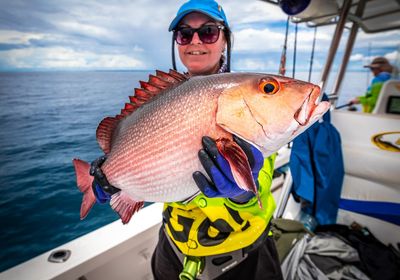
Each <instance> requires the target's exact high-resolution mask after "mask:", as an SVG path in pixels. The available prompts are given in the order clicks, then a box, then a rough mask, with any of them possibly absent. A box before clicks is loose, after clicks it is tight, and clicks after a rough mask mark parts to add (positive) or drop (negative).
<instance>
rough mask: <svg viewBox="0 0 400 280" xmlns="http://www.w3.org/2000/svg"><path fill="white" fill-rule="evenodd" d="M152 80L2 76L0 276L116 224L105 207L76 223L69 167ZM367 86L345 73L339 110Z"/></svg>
mask: <svg viewBox="0 0 400 280" xmlns="http://www.w3.org/2000/svg"><path fill="white" fill-rule="evenodd" d="M151 72H153V71H143V72H111V71H110V72H106V71H102V72H26V73H0V124H1V129H0V156H1V160H0V190H1V191H0V207H1V211H0V223H1V231H0V248H1V250H0V271H3V270H5V269H7V268H9V267H12V266H14V265H16V264H19V263H21V262H23V261H26V260H28V259H30V258H32V257H34V256H37V255H39V254H41V253H43V252H45V251H48V250H50V249H52V248H54V247H56V246H59V245H61V244H63V243H66V242H68V241H70V240H72V239H75V238H77V237H79V236H82V235H84V234H86V233H88V232H90V231H92V230H94V229H97V228H99V227H101V226H104V225H106V224H108V223H110V222H112V221H114V220H116V219H118V216H117V215H116V214H115V213H114V212H113V211H112V210H111V208H110V207H109V206H108V205H106V204H105V205H98V204H96V205H95V206H94V207H93V209H92V210H91V212H90V213H89V215H88V216H87V218H86V219H84V220H82V221H81V220H80V219H79V209H80V205H81V200H82V194H81V193H80V192H79V190H78V189H77V187H76V181H75V173H74V168H73V165H72V159H73V158H75V157H79V158H81V159H83V160H86V161H91V160H94V159H95V158H97V157H99V156H100V155H102V152H101V150H100V148H99V146H98V144H97V142H96V137H95V131H96V128H97V125H98V123H99V122H100V121H101V120H102V119H103V118H104V117H105V116H114V115H115V114H118V113H119V111H120V109H122V107H123V105H124V103H125V102H127V101H128V96H129V95H131V94H132V93H133V89H134V88H135V87H138V86H139V84H138V81H139V80H147V75H148V74H149V73H151ZM314 76H315V78H313V79H314V80H313V81H314V82H317V81H316V79H318V77H317V76H318V75H314ZM296 77H297V78H300V79H307V77H308V74H307V73H298V74H297V76H296ZM366 79H367V74H366V73H363V72H360V73H349V75H348V76H347V77H346V80H345V81H344V85H343V86H342V88H343V89H344V90H343V96H342V97H341V99H340V100H339V102H338V104H343V103H346V102H347V101H348V100H349V99H351V98H352V97H354V96H357V95H360V94H362V93H363V92H364V91H365V89H366V84H367V80H366ZM327 88H328V89H329V84H328V87H327ZM328 92H329V91H328ZM160 215H161V213H160ZM110 238H112V237H110Z"/></svg>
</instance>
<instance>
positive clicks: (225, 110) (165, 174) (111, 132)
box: [73, 70, 329, 223]
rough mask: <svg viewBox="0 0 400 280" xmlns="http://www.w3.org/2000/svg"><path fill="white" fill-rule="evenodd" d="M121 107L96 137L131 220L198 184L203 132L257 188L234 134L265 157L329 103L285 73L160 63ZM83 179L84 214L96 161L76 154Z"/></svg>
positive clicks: (125, 217) (114, 201)
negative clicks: (210, 71) (208, 70)
mask: <svg viewBox="0 0 400 280" xmlns="http://www.w3.org/2000/svg"><path fill="white" fill-rule="evenodd" d="M140 84H141V88H138V89H135V95H134V96H131V97H130V101H131V102H130V103H127V104H126V105H125V108H124V109H123V110H122V111H121V114H119V115H117V116H115V117H107V118H105V119H104V120H103V121H102V122H101V123H100V124H99V126H98V128H97V132H96V135H97V141H98V143H99V145H100V147H101V148H102V150H103V151H104V153H105V154H106V155H107V159H106V160H105V162H104V163H103V164H102V166H101V169H102V171H103V173H104V174H105V175H106V177H107V179H108V181H109V183H110V184H111V185H113V186H114V187H116V188H118V189H120V190H121V191H119V192H117V193H115V194H113V195H112V197H111V201H110V205H111V207H112V208H113V209H114V210H115V211H116V212H117V213H118V214H119V215H120V217H121V219H122V222H123V223H127V222H128V221H129V220H130V218H131V216H132V215H133V213H134V212H135V211H137V210H138V209H139V208H141V206H142V205H143V201H149V202H175V201H183V200H186V199H188V198H190V197H193V196H194V195H196V194H197V193H198V192H199V189H198V188H197V186H196V184H195V182H194V180H193V178H192V173H193V172H195V171H197V170H200V171H204V169H203V167H202V165H201V163H200V161H199V159H198V155H197V154H198V151H199V150H200V149H201V148H202V144H201V139H202V136H205V135H208V136H210V137H212V138H214V139H216V142H217V147H218V150H219V151H220V152H221V154H222V155H223V156H224V157H225V158H226V159H227V161H228V162H229V164H230V166H231V169H232V173H233V175H234V178H235V180H236V182H237V183H238V185H239V186H240V187H241V188H243V189H245V190H247V191H252V192H254V193H257V188H256V186H255V183H254V180H253V177H252V175H251V170H250V166H249V163H248V160H247V157H246V155H245V153H244V152H243V150H242V149H241V148H240V146H238V145H237V144H236V142H234V141H233V140H232V134H235V135H236V136H238V137H240V138H242V139H244V140H245V141H247V142H249V143H251V144H253V145H254V146H255V147H257V148H258V149H259V150H260V151H262V153H263V155H264V156H265V157H267V156H269V155H270V154H272V153H273V152H275V151H277V150H278V149H279V148H280V147H282V146H283V145H284V144H286V143H288V142H290V141H291V140H292V139H293V138H294V137H296V136H297V135H298V134H300V133H301V132H302V131H304V130H305V129H306V128H307V127H309V126H310V125H311V124H312V123H314V122H315V121H316V120H317V119H319V118H320V117H321V116H322V115H323V114H324V113H325V112H326V111H327V110H328V109H329V103H328V102H319V96H320V89H319V87H318V86H316V85H313V84H310V83H307V82H302V81H298V80H294V79H290V78H286V77H282V76H275V75H267V74H258V73H226V74H218V75H210V76H198V77H192V78H188V77H186V76H185V75H183V74H180V73H178V72H176V71H172V70H171V71H170V72H169V73H164V72H162V71H156V75H155V76H154V75H150V79H149V81H148V82H142V81H141V82H140ZM73 162H74V166H75V171H76V175H77V185H78V187H79V189H80V190H81V191H82V192H83V193H84V196H83V201H82V206H81V218H84V217H85V216H86V215H87V214H88V212H89V210H90V208H91V207H92V206H93V204H94V203H95V201H96V199H95V196H94V193H93V190H92V181H93V177H91V176H90V175H89V168H90V165H89V164H88V163H87V162H84V161H82V160H79V159H74V161H73Z"/></svg>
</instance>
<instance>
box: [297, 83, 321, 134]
mask: <svg viewBox="0 0 400 280" xmlns="http://www.w3.org/2000/svg"><path fill="white" fill-rule="evenodd" d="M319 96H320V88H319V87H318V86H314V87H313V88H312V89H311V92H310V93H309V94H308V96H307V98H306V99H305V100H304V102H303V104H302V105H301V107H300V108H299V109H298V110H297V111H296V112H295V113H294V119H295V120H296V122H297V123H298V124H299V125H300V126H305V125H307V124H308V122H309V120H310V118H311V116H312V115H313V111H314V109H315V108H316V107H317V105H318V97H319Z"/></svg>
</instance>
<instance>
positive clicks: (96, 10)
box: [0, 0, 400, 73]
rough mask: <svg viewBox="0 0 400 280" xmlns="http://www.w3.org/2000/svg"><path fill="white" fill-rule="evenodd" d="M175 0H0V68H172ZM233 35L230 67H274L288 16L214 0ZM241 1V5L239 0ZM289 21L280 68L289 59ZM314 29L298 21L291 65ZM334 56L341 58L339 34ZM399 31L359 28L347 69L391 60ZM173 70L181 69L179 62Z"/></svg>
mask: <svg viewBox="0 0 400 280" xmlns="http://www.w3.org/2000/svg"><path fill="white" fill-rule="evenodd" d="M183 3H184V1H182V0H119V1H117V0H98V1H92V0H88V1H82V0H57V1H49V0H48V1H45V0H25V1H24V0H13V1H9V0H0V6H1V7H2V8H1V9H0V71H10V70H11V71H18V70H108V69H110V70H150V69H152V70H153V69H161V70H165V69H169V68H171V36H172V34H171V33H169V32H168V26H169V24H170V22H171V20H172V19H173V18H174V16H175V15H176V11H177V10H178V9H179V7H180V5H182V4H183ZM219 3H220V4H221V6H222V7H223V8H224V10H225V13H226V15H227V17H228V21H229V24H230V27H231V29H232V32H233V34H234V44H233V51H232V69H234V70H238V71H241V70H243V71H246V70H251V71H269V72H271V73H274V72H277V71H278V67H279V61H280V55H281V51H282V46H283V42H284V37H285V25H286V19H287V16H286V15H285V14H284V13H283V12H282V11H281V10H280V8H279V7H277V6H274V5H271V4H268V3H265V2H262V1H259V0H247V1H243V0H219ZM244 3H245V4H244ZM294 30H295V27H294V24H291V25H290V29H289V38H288V53H287V63H288V64H287V68H288V70H289V71H291V70H290V69H291V68H292V65H293V63H292V62H293V45H294ZM333 32H334V27H333V26H325V27H321V28H318V30H317V41H316V49H315V57H314V61H313V67H314V70H318V69H321V68H322V67H323V65H324V63H325V60H326V56H327V51H328V46H329V45H330V42H331V39H332V35H333ZM313 34H314V30H313V29H311V28H307V27H306V26H305V25H304V24H299V25H298V37H297V38H298V39H297V54H296V57H297V60H296V71H308V68H309V63H310V56H311V49H312V42H313ZM347 36H348V30H346V31H345V32H344V35H343V37H342V39H343V40H342V44H341V46H340V49H339V53H338V56H337V58H336V59H335V67H337V65H338V64H339V63H340V61H341V55H342V54H343V48H344V43H343V41H344V42H345V39H346V38H347ZM399 45H400V31H399V30H397V31H389V32H386V33H382V34H378V35H370V34H365V33H363V32H359V34H358V37H357V42H356V44H355V47H354V50H353V53H352V56H351V58H350V64H349V69H350V70H356V71H357V70H362V69H363V67H362V66H363V65H364V64H367V63H369V62H370V61H371V58H372V57H374V56H377V55H379V56H385V57H387V58H388V59H389V60H391V61H392V62H393V61H395V59H396V56H398V52H399ZM178 70H183V68H182V65H179V64H178Z"/></svg>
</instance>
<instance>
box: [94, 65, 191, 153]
mask: <svg viewBox="0 0 400 280" xmlns="http://www.w3.org/2000/svg"><path fill="white" fill-rule="evenodd" d="M188 79H189V77H188V76H187V75H185V74H181V73H179V72H177V71H175V70H172V69H170V70H169V73H166V72H163V71H160V70H156V75H151V74H150V75H149V81H148V82H144V81H139V83H140V88H135V92H134V95H133V96H129V101H130V102H129V103H125V107H124V108H123V109H122V110H121V113H120V114H119V115H116V116H115V117H106V118H105V119H103V120H102V121H101V122H100V124H99V126H98V127H97V130H96V137H97V142H98V143H99V145H100V147H101V149H102V150H103V151H104V153H105V154H108V153H109V152H110V151H111V142H112V138H113V133H114V131H115V129H116V127H117V125H118V123H119V121H120V120H122V119H124V118H125V117H127V116H129V115H130V114H132V113H133V112H134V111H135V110H136V109H137V108H139V107H140V106H141V105H143V104H144V103H146V102H148V101H149V100H151V99H152V98H153V97H154V96H156V95H158V94H160V93H162V92H164V91H166V90H168V89H171V88H173V87H176V86H178V85H180V84H181V83H183V82H184V81H186V80H188Z"/></svg>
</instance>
